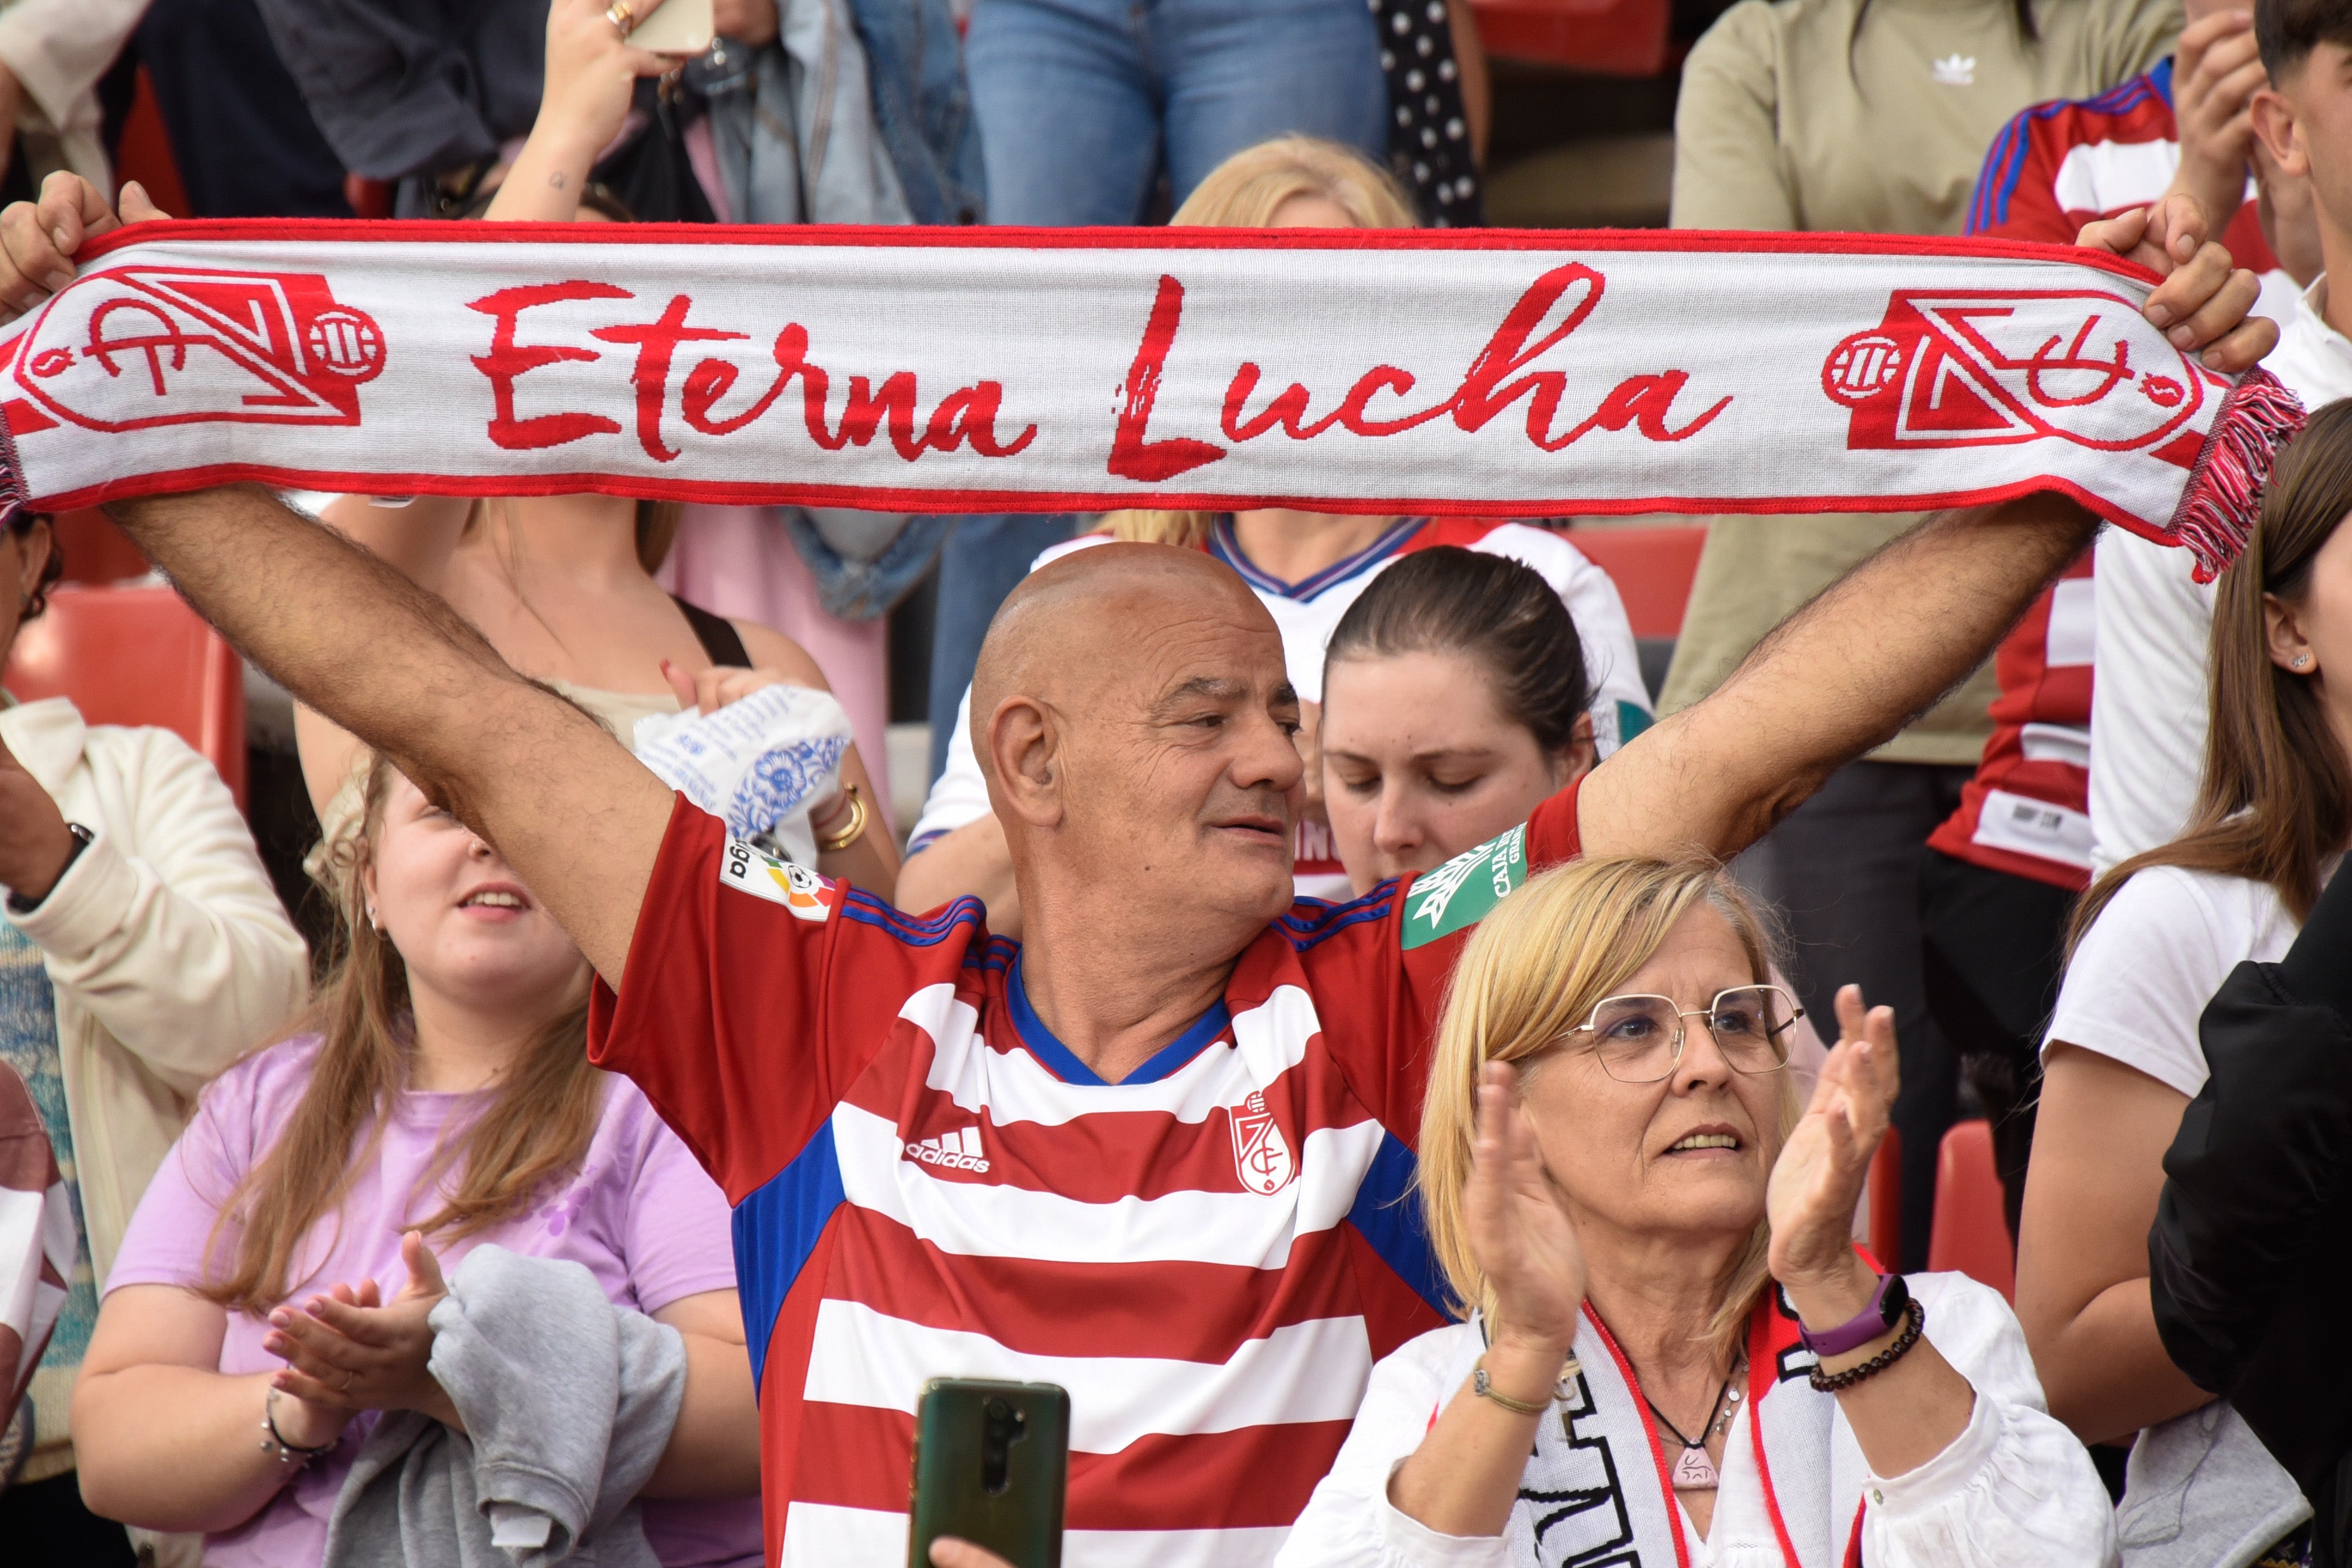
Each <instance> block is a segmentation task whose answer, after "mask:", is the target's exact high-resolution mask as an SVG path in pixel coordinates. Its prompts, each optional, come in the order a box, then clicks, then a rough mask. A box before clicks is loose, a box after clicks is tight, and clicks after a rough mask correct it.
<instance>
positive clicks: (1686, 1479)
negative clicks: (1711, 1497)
mask: <svg viewBox="0 0 2352 1568" xmlns="http://www.w3.org/2000/svg"><path fill="white" fill-rule="evenodd" d="M1669 1479H1670V1484H1672V1486H1673V1487H1674V1489H1675V1490H1676V1491H1711V1490H1713V1489H1715V1487H1716V1486H1717V1483H1718V1481H1719V1480H1720V1479H1721V1478H1720V1477H1718V1476H1717V1473H1716V1468H1715V1461H1713V1460H1712V1459H1709V1458H1707V1457H1706V1449H1705V1448H1703V1447H1700V1448H1685V1449H1684V1450H1683V1452H1682V1458H1678V1459H1676V1460H1675V1473H1674V1475H1673V1476H1672V1477H1671V1478H1669Z"/></svg>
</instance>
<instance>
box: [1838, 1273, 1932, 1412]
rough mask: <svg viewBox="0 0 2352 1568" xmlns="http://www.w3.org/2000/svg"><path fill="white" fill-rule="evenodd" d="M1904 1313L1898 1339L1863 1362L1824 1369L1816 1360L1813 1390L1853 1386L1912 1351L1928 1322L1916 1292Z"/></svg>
mask: <svg viewBox="0 0 2352 1568" xmlns="http://www.w3.org/2000/svg"><path fill="white" fill-rule="evenodd" d="M1903 1316H1904V1323H1903V1331H1902V1332H1901V1333H1899V1334H1897V1335H1896V1336H1895V1342H1894V1343H1893V1344H1891V1345H1888V1346H1887V1347H1886V1348H1885V1350H1883V1351H1880V1352H1878V1353H1877V1354H1876V1355H1874V1356H1872V1357H1871V1358H1870V1359H1869V1360H1868V1361H1866V1362H1864V1363H1862V1364H1861V1365H1860V1366H1850V1367H1848V1368H1846V1369H1845V1370H1844V1371H1843V1372H1832V1373H1824V1372H1822V1369H1821V1367H1820V1365H1819V1364H1818V1363H1816V1364H1815V1366H1814V1367H1813V1370H1812V1373H1811V1383H1812V1385H1813V1388H1814V1391H1815V1392H1816V1393H1820V1394H1835V1393H1836V1392H1838V1390H1840V1389H1842V1388H1852V1387H1853V1385H1854V1384H1857V1383H1866V1382H1868V1381H1869V1380H1870V1379H1872V1378H1874V1377H1876V1376H1877V1375H1878V1374H1879V1373H1882V1372H1885V1370H1886V1369H1887V1368H1888V1367H1890V1366H1893V1365H1894V1364H1895V1363H1896V1362H1898V1361H1901V1360H1902V1359H1903V1358H1904V1357H1905V1356H1906V1355H1909V1354H1910V1353H1911V1347H1912V1346H1913V1345H1916V1344H1917V1343H1918V1342H1919V1335H1920V1332H1921V1331H1922V1330H1924V1329H1926V1328H1927V1308H1925V1307H1922V1306H1921V1305H1919V1298H1918V1297H1916V1296H1914V1297H1912V1298H1911V1301H1910V1304H1909V1305H1908V1306H1906V1308H1905V1309H1904V1311H1903Z"/></svg>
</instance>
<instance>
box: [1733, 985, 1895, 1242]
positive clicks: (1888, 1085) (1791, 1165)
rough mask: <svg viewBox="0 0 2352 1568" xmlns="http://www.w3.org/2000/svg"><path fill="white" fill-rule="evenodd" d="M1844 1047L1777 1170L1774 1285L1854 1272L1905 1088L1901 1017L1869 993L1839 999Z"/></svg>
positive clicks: (1770, 1197) (1848, 990)
mask: <svg viewBox="0 0 2352 1568" xmlns="http://www.w3.org/2000/svg"><path fill="white" fill-rule="evenodd" d="M1837 1016H1838V1043H1837V1047H1836V1048H1835V1049H1833V1050H1832V1051H1831V1052H1830V1054H1829V1059H1828V1060H1826V1061H1825V1062H1823V1063H1822V1075H1821V1081H1820V1082H1819V1083H1818V1084H1817V1085H1815V1086H1814V1089H1813V1102H1812V1104H1811V1105H1810V1106H1808V1107H1806V1109H1805V1114H1804V1117H1803V1118H1802V1119H1801V1121H1798V1123H1797V1130H1796V1131H1794V1132H1792V1133H1790V1135H1789V1142H1788V1144H1787V1146H1786V1147H1784V1148H1783V1149H1782V1150H1781V1151H1780V1161H1779V1163H1776V1164H1775V1165H1774V1166H1773V1167H1772V1181H1771V1185H1770V1186H1769V1188H1768V1189H1767V1190H1766V1194H1765V1200H1764V1202H1765V1210H1766V1212H1767V1214H1769V1215H1770V1217H1771V1221H1772V1254H1771V1266H1772V1277H1773V1278H1774V1279H1778V1280H1780V1282H1781V1283H1782V1284H1784V1285H1785V1284H1789V1283H1790V1281H1791V1280H1792V1279H1802V1278H1805V1277H1808V1276H1814V1275H1825V1274H1842V1273H1844V1272H1848V1271H1850V1270H1851V1269H1852V1268H1853V1209H1854V1205H1855V1203H1856V1202H1857V1201H1858V1200H1859V1199H1860V1198H1861V1196H1862V1188H1863V1184H1864V1182H1865V1181H1866V1180H1867V1179H1868V1178H1869V1175H1870V1160H1871V1156H1872V1155H1874V1154H1875V1153H1876V1152H1878V1145H1879V1142H1880V1141H1881V1140H1882V1139H1884V1138H1885V1136H1886V1126H1887V1118H1888V1117H1889V1115H1890V1114H1891V1113H1892V1112H1893V1110H1894V1107H1895V1089H1897V1088H1898V1087H1900V1084H1901V1081H1902V1072H1901V1067H1900V1064H1899V1062H1898V1059H1897V1057H1896V1053H1895V1009H1893V1008H1892V1007H1873V1008H1870V1009H1868V1010H1867V1011H1865V1010H1864V1006H1863V1000H1862V987H1861V986H1859V985H1848V986H1845V987H1844V988H1843V989H1842V990H1840V991H1839V992H1838V995H1837Z"/></svg>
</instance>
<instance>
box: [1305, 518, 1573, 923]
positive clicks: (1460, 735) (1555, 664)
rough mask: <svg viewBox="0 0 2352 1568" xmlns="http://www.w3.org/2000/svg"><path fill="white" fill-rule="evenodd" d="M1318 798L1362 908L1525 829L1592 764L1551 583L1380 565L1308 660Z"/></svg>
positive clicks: (1439, 552)
mask: <svg viewBox="0 0 2352 1568" xmlns="http://www.w3.org/2000/svg"><path fill="white" fill-rule="evenodd" d="M1323 692H1324V699H1323V700H1324V716H1323V798H1324V805H1325V808H1326V809H1327V810H1328V813H1329V815H1330V818H1331V838H1332V843H1333V847H1335V848H1336V849H1337V851H1338V853H1339V862H1340V864H1341V865H1343V866H1345V867H1346V868H1347V870H1348V880H1349V885H1350V886H1351V887H1352V888H1353V889H1354V890H1355V892H1356V893H1357V894H1358V895H1359V896H1361V895H1362V894H1364V893H1367V892H1370V890H1371V889H1372V888H1373V887H1374V886H1375V885H1376V884H1378V883H1381V882H1384V881H1386V880H1388V879H1390V878H1391V877H1402V876H1404V875H1405V874H1407V873H1408V872H1414V871H1426V870H1429V869H1431V868H1433V867H1435V866H1438V865H1441V864H1443V863H1444V862H1445V861H1447V860H1450V859H1452V858H1454V856H1456V855H1458V854H1461V853H1462V852H1463V851H1465V850H1466V849H1471V848H1475V847H1477V846H1478V845H1481V844H1484V843H1485V842H1486V840H1488V839H1490V838H1492V837H1495V836H1496V834H1498V833H1504V832H1507V831H1508V830H1510V829H1511V828H1513V827H1516V826H1518V825H1519V824H1520V823H1522V822H1525V821H1526V820H1527V819H1528V813H1529V812H1531V811H1533V810H1534V809H1535V808H1536V807H1537V806H1538V805H1540V804H1541V803H1542V802H1543V801H1544V800H1545V799H1546V798H1547V797H1549V796H1550V795H1553V794H1554V793H1556V792H1558V791H1559V790H1560V789H1563V788H1565V787H1566V786H1567V784H1568V783H1569V781H1570V780H1571V779H1574V778H1576V777H1577V776H1579V775H1580V774H1581V773H1585V772H1586V771H1587V770H1589V769H1590V768H1591V766H1592V764H1593V761H1594V758H1593V745H1592V716H1591V711H1590V709H1591V681H1590V679H1589V678H1588V676H1587V675H1586V673H1585V666H1584V648H1583V645H1582V643H1581V642H1580V639H1579V638H1578V637H1577V634H1576V623H1575V622H1574V621H1572V620H1570V618H1569V614H1568V609H1567V606H1565V605H1562V604H1561V603H1560V601H1559V595H1558V594H1556V593H1554V592H1553V591H1552V588H1551V585H1550V584H1548V583H1546V582H1545V581H1544V579H1543V577H1542V576H1541V575H1540V574H1538V573H1537V572H1535V571H1534V570H1533V569H1532V568H1529V567H1528V566H1524V565H1522V564H1520V563H1518V562H1517V561H1514V560H1512V559H1510V558H1509V557H1508V556H1503V555H1488V554H1486V553H1483V552H1476V551H1470V550H1464V549H1461V548H1459V547H1457V546H1454V545H1438V546H1435V547H1433V548H1432V549H1428V550H1423V551H1421V552H1417V553H1415V554H1413V555H1411V556H1408V557H1407V558H1406V559H1405V560H1403V561H1402V562H1400V563H1397V564H1396V565H1394V566H1392V567H1391V568H1390V569H1389V570H1388V571H1387V572H1385V573H1383V574H1381V576H1380V577H1379V578H1377V579H1375V580H1374V581H1373V583H1372V585H1371V586H1370V587H1369V588H1367V589H1365V590H1364V594H1363V596H1362V597H1361V598H1360V599H1358V600H1357V601H1356V602H1355V603H1354V604H1353V605H1349V607H1348V613H1347V614H1346V615H1345V616H1341V617H1340V618H1339V626H1337V627H1336V628H1334V629H1333V631H1332V633H1331V640H1330V641H1329V642H1328V644H1326V645H1325V647H1324V650H1323Z"/></svg>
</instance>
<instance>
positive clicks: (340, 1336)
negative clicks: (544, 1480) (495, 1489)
mask: <svg viewBox="0 0 2352 1568" xmlns="http://www.w3.org/2000/svg"><path fill="white" fill-rule="evenodd" d="M400 1256H401V1261H403V1262H404V1263H405V1264H406V1265H407V1266H408V1284H407V1285H406V1286H405V1287H404V1289H402V1290H401V1292H400V1294H399V1295H397V1296H395V1297H394V1298H393V1300H392V1301H391V1303H390V1304H389V1305H385V1306H380V1305H378V1301H379V1300H380V1297H379V1295H378V1293H377V1289H376V1283H375V1281H374V1280H373V1279H363V1280H362V1281H361V1282H360V1283H359V1284H358V1285H357V1286H356V1287H354V1286H350V1285H337V1286H336V1287H334V1289H332V1290H331V1292H329V1293H328V1294H326V1295H323V1296H313V1297H311V1298H310V1300H308V1301H307V1302H305V1303H303V1305H301V1306H300V1307H295V1306H292V1305H290V1304H289V1305H287V1306H282V1307H279V1308H278V1310H276V1311H273V1312H271V1313H270V1314H269V1323H270V1332H269V1333H268V1335H267V1336H265V1337H264V1339H263V1340H262V1342H261V1343H262V1348H263V1349H264V1350H266V1351H268V1352H269V1353H270V1354H272V1355H275V1356H282V1357H284V1358H285V1361H286V1370H285V1371H284V1372H281V1373H278V1374H277V1376H276V1377H275V1378H274V1379H273V1380H272V1383H273V1386H275V1387H276V1388H277V1389H278V1391H279V1392H281V1393H284V1394H292V1395H294V1396H295V1397H296V1398H298V1399H300V1400H304V1401H306V1402H308V1403H310V1404H311V1405H323V1406H326V1407H328V1408H331V1409H337V1410H341V1411H345V1412H357V1411H362V1410H416V1411H422V1412H423V1413H424V1414H425V1415H430V1416H433V1417H434V1418H435V1419H436V1420H439V1421H443V1422H446V1423H447V1424H448V1425H449V1426H461V1425H462V1424H461V1423H460V1422H459V1420H458V1418H457V1407H456V1406H455V1405H452V1404H451V1403H450V1401H449V1395H448V1394H447V1393H446V1392H445V1391H444V1390H443V1389H442V1387H441V1385H440V1384H438V1383H437V1382H436V1381H435V1380H434V1377H433V1373H432V1372H431V1370H430V1368H429V1367H428V1365H427V1363H428V1362H429V1361H430V1360H431V1358H432V1354H433V1326H432V1324H430V1323H429V1322H427V1321H425V1320H426V1318H427V1317H428V1315H429V1314H430V1313H431V1312H432V1310H433V1309H434V1307H435V1306H436V1305H437V1304H438V1303H439V1302H440V1300H441V1298H442V1297H444V1296H446V1295H447V1294H448V1293H449V1288H448V1286H447V1285H446V1284H445V1283H444V1282H443V1281H442V1278H441V1262H440V1259H438V1258H436V1257H434V1255H433V1249H432V1248H431V1247H426V1246H425V1238H424V1237H423V1236H421V1235H419V1234H418V1233H417V1232H415V1231H413V1230H412V1231H410V1232H409V1233H408V1234H407V1235H406V1236H404V1237H401V1241H400Z"/></svg>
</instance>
